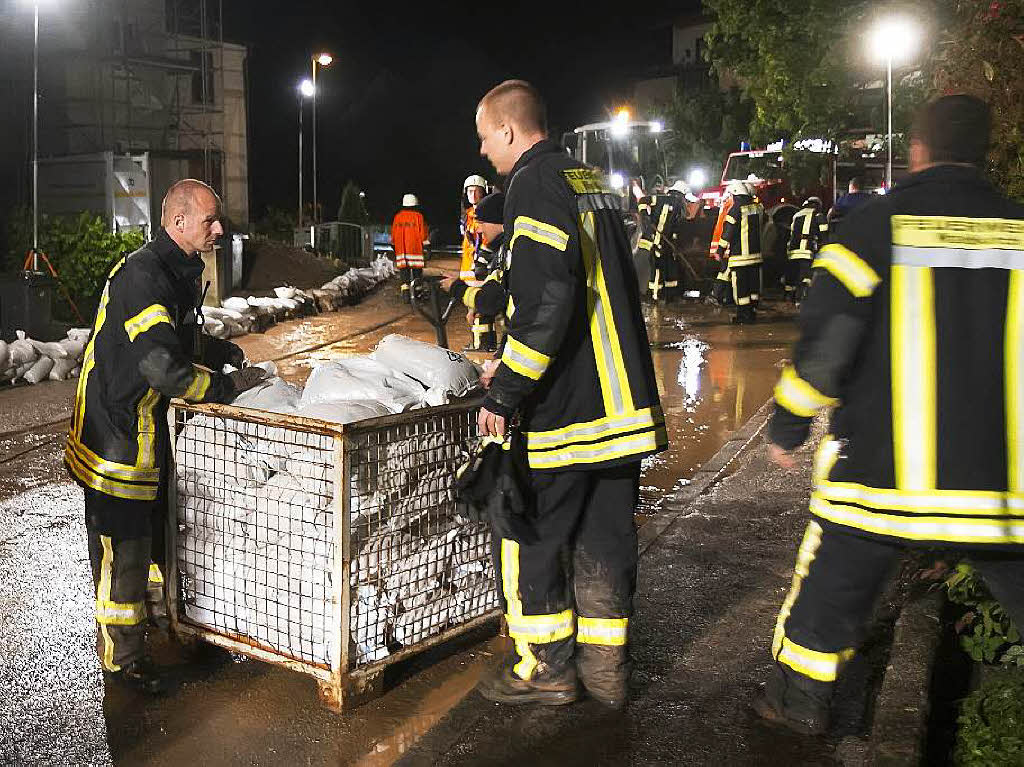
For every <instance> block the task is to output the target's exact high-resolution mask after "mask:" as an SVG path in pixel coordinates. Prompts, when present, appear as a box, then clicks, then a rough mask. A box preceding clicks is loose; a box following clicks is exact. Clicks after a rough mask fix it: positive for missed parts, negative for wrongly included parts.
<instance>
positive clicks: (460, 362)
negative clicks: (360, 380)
mask: <svg viewBox="0 0 1024 767" xmlns="http://www.w3.org/2000/svg"><path fill="white" fill-rule="evenodd" d="M372 357H373V358H374V359H375V360H377V361H378V362H382V363H384V364H385V365H387V366H388V367H392V368H394V369H395V370H398V371H401V372H402V373H405V374H406V375H407V376H409V377H411V378H414V379H416V380H417V381H419V382H421V383H422V384H423V385H424V386H425V387H426V388H428V389H440V390H442V391H445V392H449V393H451V394H453V395H455V396H457V397H461V396H463V395H464V394H466V393H468V392H469V391H470V390H471V389H473V388H474V387H475V386H476V385H477V383H478V381H479V379H480V374H479V372H478V371H477V368H476V365H474V364H473V363H472V362H470V361H469V360H468V359H466V358H465V357H464V356H463V355H461V354H458V353H457V352H453V351H451V350H450V349H443V348H441V347H440V346H436V345H435V344H428V343H424V342H423V341H417V340H415V339H412V338H408V337H406V336H402V335H398V334H397V333H392V334H390V335H387V336H385V337H384V338H383V339H381V342H380V343H379V344H377V348H376V349H375V350H374V352H373V354H372Z"/></svg>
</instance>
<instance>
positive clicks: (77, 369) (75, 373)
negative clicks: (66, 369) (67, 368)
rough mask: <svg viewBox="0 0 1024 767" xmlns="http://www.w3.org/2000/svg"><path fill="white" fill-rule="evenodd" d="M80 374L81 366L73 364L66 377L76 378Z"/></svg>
mask: <svg viewBox="0 0 1024 767" xmlns="http://www.w3.org/2000/svg"><path fill="white" fill-rule="evenodd" d="M80 375H82V366H81V365H75V367H73V368H72V369H71V372H70V373H68V378H78V376H80Z"/></svg>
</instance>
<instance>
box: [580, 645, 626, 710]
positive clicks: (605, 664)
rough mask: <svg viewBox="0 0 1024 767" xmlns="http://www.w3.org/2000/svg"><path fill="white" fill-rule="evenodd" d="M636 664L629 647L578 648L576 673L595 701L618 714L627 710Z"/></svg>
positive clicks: (584, 646) (589, 646) (587, 646)
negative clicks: (630, 685)
mask: <svg viewBox="0 0 1024 767" xmlns="http://www.w3.org/2000/svg"><path fill="white" fill-rule="evenodd" d="M631 670H632V663H630V661H629V654H628V651H627V649H626V647H625V646H611V645H597V644H577V645H576V673H577V674H578V675H579V678H580V682H581V683H582V684H583V689H584V690H586V692H587V695H589V696H590V697H591V698H593V699H594V700H596V701H598V702H599V703H601V704H602V705H604V706H607V707H608V708H611V709H614V710H615V711H621V710H622V709H624V708H625V707H626V700H627V697H628V689H627V688H628V684H629V674H630V671H631Z"/></svg>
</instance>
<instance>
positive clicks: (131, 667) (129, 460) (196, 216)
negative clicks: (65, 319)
mask: <svg viewBox="0 0 1024 767" xmlns="http://www.w3.org/2000/svg"><path fill="white" fill-rule="evenodd" d="M220 215H221V213H220V199H219V198H218V197H217V195H216V193H215V192H214V191H213V190H212V189H211V188H210V187H208V186H207V185H206V184H203V183H202V182H200V181H194V180H191V179H187V180H185V181H179V182H178V183H177V184H175V185H174V186H172V187H171V189H170V190H169V191H168V192H167V196H166V197H165V198H164V202H163V216H162V223H163V228H162V229H161V230H160V233H159V234H158V235H157V237H156V239H154V240H153V241H152V242H150V243H148V244H147V245H145V246H143V247H142V248H140V249H139V250H137V251H135V252H134V253H132V254H130V255H127V256H124V257H123V258H121V259H120V260H119V261H118V262H117V263H116V264H115V266H114V268H113V269H112V270H111V272H110V275H109V276H108V278H107V283H106V285H105V287H104V288H103V293H102V295H101V297H100V304H99V309H98V310H97V312H96V320H95V324H94V326H93V332H92V336H91V338H90V339H89V343H88V345H87V347H86V350H85V357H84V359H83V362H82V373H81V376H80V378H79V381H78V392H77V395H76V397H75V410H74V414H73V416H72V423H71V431H70V433H69V434H68V440H67V446H66V448H65V451H64V462H65V464H66V465H67V468H68V471H69V472H70V473H71V476H72V478H73V479H74V480H75V481H76V482H77V483H78V484H79V485H81V486H82V487H83V488H84V490H85V513H86V529H87V531H88V537H89V558H90V562H91V564H92V572H93V581H94V585H95V587H96V591H95V593H96V624H97V634H98V636H97V650H98V652H99V655H100V658H101V660H102V665H103V670H104V672H105V674H107V675H109V676H110V677H111V678H112V679H113V680H114V681H118V682H121V683H124V684H127V685H130V686H134V687H138V688H140V689H142V690H143V691H146V692H150V693H159V692H162V691H163V687H164V683H163V679H162V676H161V675H160V673H159V671H158V670H157V669H155V668H154V667H153V666H152V664H151V663H150V661H149V659H148V657H147V655H146V653H145V645H144V639H145V622H146V606H145V597H146V587H147V581H148V580H149V572H150V557H151V547H150V543H151V540H150V539H151V537H152V536H153V534H154V531H153V530H152V517H153V516H154V511H156V512H157V514H156V516H158V517H160V515H159V508H160V507H159V505H158V504H159V499H162V498H163V497H165V496H164V493H163V485H164V482H165V481H166V479H167V475H166V469H165V463H166V459H165V456H166V454H167V453H168V450H169V441H168V433H167V418H166V414H167V401H168V399H169V398H170V397H182V398H183V399H185V400H187V401H189V402H228V401H230V400H231V399H232V397H233V396H234V395H235V394H236V393H238V392H239V391H242V390H244V389H247V388H249V387H251V386H253V385H255V384H256V383H258V382H259V381H260V380H261V379H262V378H263V377H264V376H265V375H266V374H265V373H264V372H263V371H262V370H260V369H259V368H244V369H242V370H238V371H236V372H234V373H232V374H231V375H224V374H222V373H220V372H217V371H219V370H220V369H221V368H222V367H223V365H224V364H225V363H231V364H233V365H236V366H240V365H241V364H242V352H241V350H240V349H239V348H238V347H237V346H235V345H234V344H232V343H229V342H227V341H217V340H216V339H212V338H208V339H205V349H204V350H203V356H202V361H203V362H204V363H205V364H206V365H208V366H209V367H210V368H212V370H209V369H207V368H205V367H201V366H199V365H197V364H194V363H193V362H192V359H193V354H194V352H195V351H196V350H195V345H196V343H197V342H198V340H199V334H198V331H197V322H196V318H197V316H201V315H199V313H198V312H199V310H198V308H197V307H198V300H199V295H200V294H199V278H200V276H201V275H202V271H203V261H202V258H200V257H199V256H198V255H197V251H208V250H210V249H211V248H212V247H213V244H214V242H215V241H216V239H217V237H219V236H220V235H221V234H223V231H224V230H223V229H222V228H221V224H220V220H219V219H220Z"/></svg>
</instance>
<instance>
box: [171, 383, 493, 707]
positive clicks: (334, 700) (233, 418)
mask: <svg viewBox="0 0 1024 767" xmlns="http://www.w3.org/2000/svg"><path fill="white" fill-rule="evenodd" d="M477 405H478V403H476V402H464V403H459V404H453V405H445V406H442V407H434V408H427V409H423V410H414V411H410V412H407V413H402V414H399V415H394V416H385V417H383V418H374V419H369V420H365V421H360V422H358V423H354V424H346V425H344V426H341V425H338V424H333V423H330V422H326V421H319V420H315V419H306V418H299V417H296V416H288V415H278V414H274V413H266V412H261V411H255V410H246V409H242V408H236V407H231V406H226V405H190V404H187V403H183V402H179V401H175V402H173V403H172V406H171V409H170V412H169V416H168V417H169V421H170V425H171V428H172V432H171V433H172V435H173V439H172V444H173V450H174V461H173V462H172V465H173V472H174V476H173V478H172V482H171V483H170V484H171V487H172V489H173V492H172V493H171V498H170V510H169V517H168V520H169V524H168V553H169V556H168V563H169V570H170V578H169V579H168V583H169V588H168V599H169V602H170V605H169V606H170V611H169V612H170V614H171V620H172V625H173V628H174V630H175V632H176V633H177V634H179V635H180V636H192V637H198V638H200V639H204V640H206V641H209V642H212V643H214V644H217V645H220V646H222V647H225V648H227V649H230V650H232V651H235V652H240V653H244V654H246V655H250V656H252V657H256V658H259V659H261V660H265V661H269V662H273V663H279V664H282V665H286V666H288V667H290V668H294V669H296V670H299V671H302V672H304V673H307V674H310V675H311V676H313V677H314V678H316V679H317V680H318V682H319V684H320V691H321V695H322V697H323V698H324V699H325V701H326V702H327V703H328V704H329V705H331V706H332V707H334V708H337V709H340V708H341V707H342V705H343V703H344V700H345V697H346V696H347V695H350V694H355V693H362V692H363V691H365V689H366V688H367V687H369V686H371V684H372V683H373V682H374V681H375V680H376V678H377V676H378V675H379V673H380V672H381V671H382V670H383V668H384V667H385V666H386V665H388V664H390V663H393V662H395V661H397V660H399V659H401V658H403V657H406V656H408V655H411V654H414V653H416V652H420V651H421V650H423V649H426V647H429V646H431V645H434V644H436V643H438V642H442V641H445V640H447V639H449V638H451V637H452V636H454V635H456V634H458V633H461V632H464V631H466V630H468V629H469V628H472V627H474V626H476V625H478V624H480V623H482V622H484V621H487V620H489V619H491V618H492V617H495V616H496V615H497V606H498V601H497V594H496V592H495V589H494V587H493V579H494V571H493V565H492V561H491V553H490V552H491V549H490V535H489V533H488V532H487V530H486V529H485V528H483V527H482V526H480V525H475V524H471V523H469V522H468V521H467V520H465V519H462V518H460V517H459V516H458V515H457V514H456V512H455V504H454V494H453V482H454V476H455V469H456V467H457V466H458V465H459V463H460V461H461V460H462V459H463V457H464V455H465V454H466V452H467V450H468V443H469V442H470V441H471V440H472V439H473V438H474V437H475V436H476V422H475V418H474V411H475V409H476V407H477Z"/></svg>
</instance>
